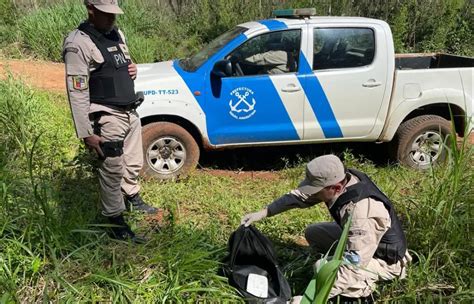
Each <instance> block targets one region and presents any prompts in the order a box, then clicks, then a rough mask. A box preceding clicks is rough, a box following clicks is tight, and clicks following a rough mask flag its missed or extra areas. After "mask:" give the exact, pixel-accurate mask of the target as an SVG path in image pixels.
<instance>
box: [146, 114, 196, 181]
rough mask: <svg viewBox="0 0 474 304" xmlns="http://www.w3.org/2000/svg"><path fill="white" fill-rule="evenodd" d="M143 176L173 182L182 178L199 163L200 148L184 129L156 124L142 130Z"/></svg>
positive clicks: (163, 123) (167, 124) (168, 124)
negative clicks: (174, 179) (172, 180)
mask: <svg viewBox="0 0 474 304" xmlns="http://www.w3.org/2000/svg"><path fill="white" fill-rule="evenodd" d="M142 134H143V135H142V137H143V154H144V155H143V159H144V165H143V170H142V173H143V175H145V177H155V178H158V179H173V178H177V177H179V176H185V175H186V174H188V173H189V171H191V170H192V169H194V168H195V167H196V165H197V162H198V160H199V146H198V145H197V143H196V141H195V140H194V138H193V137H192V136H191V134H189V132H188V131H186V130H185V129H184V128H183V127H181V126H179V125H177V124H174V123H171V122H155V123H151V124H148V125H146V126H144V127H143V130H142Z"/></svg>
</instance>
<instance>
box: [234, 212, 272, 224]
mask: <svg viewBox="0 0 474 304" xmlns="http://www.w3.org/2000/svg"><path fill="white" fill-rule="evenodd" d="M267 215H268V211H267V208H265V209H262V210H260V211H257V212H254V213H249V214H246V215H244V217H243V218H242V220H241V221H240V225H244V226H245V227H248V226H250V224H252V223H253V222H258V221H260V220H261V219H264V218H266V217H267Z"/></svg>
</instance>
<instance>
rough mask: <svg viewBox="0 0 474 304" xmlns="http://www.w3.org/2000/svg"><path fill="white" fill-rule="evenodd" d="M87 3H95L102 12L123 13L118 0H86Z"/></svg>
mask: <svg viewBox="0 0 474 304" xmlns="http://www.w3.org/2000/svg"><path fill="white" fill-rule="evenodd" d="M84 4H85V5H88V4H90V5H93V6H94V7H95V8H96V9H98V10H99V11H101V12H104V13H109V14H116V15H117V14H123V11H122V9H121V8H120V7H119V6H118V0H84Z"/></svg>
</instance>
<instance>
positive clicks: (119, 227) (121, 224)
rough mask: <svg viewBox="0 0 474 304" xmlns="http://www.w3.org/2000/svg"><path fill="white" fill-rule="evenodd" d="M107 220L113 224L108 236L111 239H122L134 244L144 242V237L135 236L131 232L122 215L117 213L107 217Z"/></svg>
mask: <svg viewBox="0 0 474 304" xmlns="http://www.w3.org/2000/svg"><path fill="white" fill-rule="evenodd" d="M108 219H109V222H110V223H111V224H113V225H114V227H110V233H109V236H110V237H111V238H113V239H117V240H122V241H128V240H130V241H132V242H133V243H135V244H143V243H145V242H146V240H145V239H144V238H141V237H139V236H136V235H135V233H133V231H132V229H130V226H129V225H128V224H127V223H126V222H125V219H124V218H123V215H121V214H120V215H117V216H114V217H109V218H108Z"/></svg>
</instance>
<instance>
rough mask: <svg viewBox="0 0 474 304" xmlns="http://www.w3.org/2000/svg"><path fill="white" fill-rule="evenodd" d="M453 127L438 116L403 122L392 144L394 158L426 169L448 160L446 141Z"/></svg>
mask: <svg viewBox="0 0 474 304" xmlns="http://www.w3.org/2000/svg"><path fill="white" fill-rule="evenodd" d="M450 134H451V124H450V122H449V121H447V120H446V119H444V118H442V117H440V116H436V115H422V116H418V117H415V118H412V119H410V120H407V121H405V122H403V123H402V124H401V125H400V127H398V130H397V133H396V134H395V137H394V140H393V141H392V149H391V150H392V153H393V156H394V157H395V158H396V159H397V160H398V161H399V162H400V163H401V164H402V165H405V166H408V167H411V168H415V169H420V170H427V169H429V168H430V167H431V166H432V165H436V164H439V163H441V162H443V161H444V160H445V159H446V156H447V149H446V146H445V142H446V141H445V140H446V138H447V137H448V136H449V135H450Z"/></svg>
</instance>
